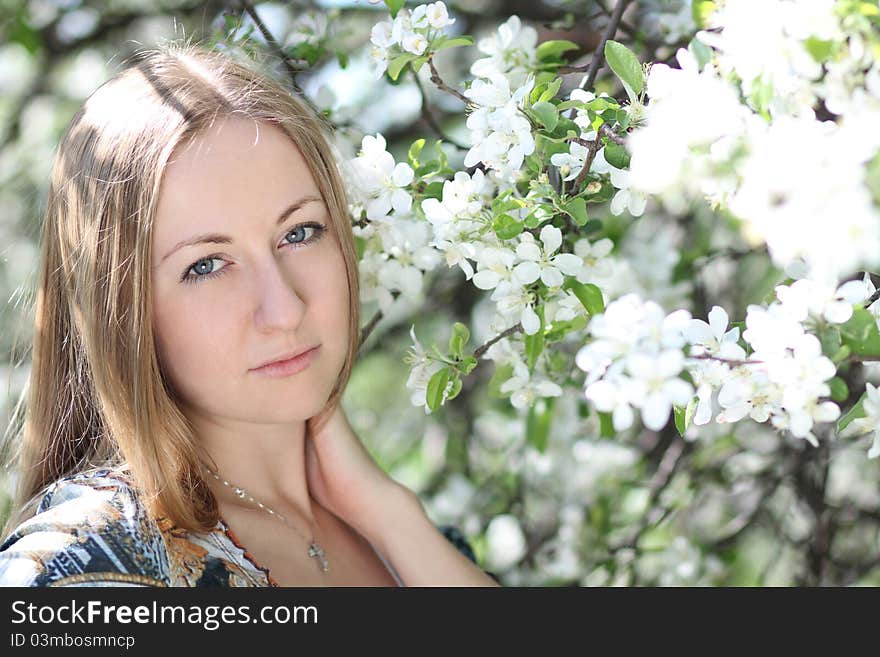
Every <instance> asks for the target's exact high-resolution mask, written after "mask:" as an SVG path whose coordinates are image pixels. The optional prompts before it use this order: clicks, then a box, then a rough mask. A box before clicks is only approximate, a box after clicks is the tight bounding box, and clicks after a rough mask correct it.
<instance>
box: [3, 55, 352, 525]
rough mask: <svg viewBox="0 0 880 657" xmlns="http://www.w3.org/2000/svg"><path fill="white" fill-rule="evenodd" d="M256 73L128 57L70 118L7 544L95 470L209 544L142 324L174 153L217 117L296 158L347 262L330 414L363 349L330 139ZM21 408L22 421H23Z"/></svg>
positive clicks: (203, 496)
mask: <svg viewBox="0 0 880 657" xmlns="http://www.w3.org/2000/svg"><path fill="white" fill-rule="evenodd" d="M262 69H263V66H262V65H260V64H258V63H257V62H256V61H254V60H251V59H248V58H246V56H244V55H242V54H236V51H231V52H220V51H217V50H214V49H212V48H210V47H208V46H205V45H199V44H193V43H190V42H185V43H184V42H174V41H171V42H167V43H165V44H163V45H160V46H158V47H156V48H154V49H150V50H143V51H141V52H139V53H136V54H135V55H133V56H132V58H131V62H130V65H129V66H127V67H126V68H124V69H123V70H122V71H121V72H119V73H118V74H117V75H115V76H114V77H113V78H111V79H110V80H108V81H107V82H105V83H104V84H103V85H101V86H100V87H99V88H98V89H97V90H96V91H95V92H94V93H93V94H92V95H91V96H90V97H89V98H88V99H86V101H85V102H84V104H83V106H82V107H81V108H80V109H79V111H77V113H76V114H75V115H74V117H73V119H72V120H71V122H70V125H69V126H68V128H67V130H66V132H65V134H64V136H63V138H62V140H61V142H60V143H59V146H58V151H57V154H56V157H55V161H54V165H53V169H52V176H51V181H50V187H49V193H48V200H47V205H46V213H45V218H44V222H43V224H42V227H41V232H40V243H41V246H40V265H39V279H38V284H37V288H36V295H35V299H36V300H35V303H34V315H35V321H34V335H33V340H32V359H31V371H30V376H29V379H28V382H27V385H26V386H25V389H24V391H23V393H22V399H25V398H26V402H25V403H24V408H25V411H24V421H23V422H22V423H20V424H21V427H20V429H19V430H17V431H15V432H12V433H11V434H9V435H12V436H13V437H12V442H14V444H13V445H12V449H10V450H9V453H10V454H11V458H10V459H9V461H8V463H7V467H11V468H14V469H15V471H16V472H17V475H18V476H17V481H16V489H15V491H14V494H13V502H12V512H11V515H10V517H9V518H8V519H7V522H6V525H5V527H4V529H3V536H4V537H5V536H7V535H8V534H9V533H10V532H11V531H12V530H13V529H14V528H15V527H16V526H17V525H18V524H19V523H20V522H22V521H24V520H26V519H27V518H29V517H31V516H33V514H34V513H35V511H36V507H37V504H38V502H39V500H40V498H41V496H42V493H43V492H44V491H45V490H46V488H47V487H48V486H49V485H50V484H51V483H52V482H54V481H55V480H56V479H58V478H61V477H63V476H67V475H69V474H73V473H75V472H79V471H81V470H83V469H87V468H91V467H109V468H111V469H114V470H117V471H119V472H120V473H121V474H126V475H127V476H130V479H131V480H132V481H133V482H134V483H135V484H136V486H137V489H138V491H139V493H140V495H141V497H142V499H143V502H144V503H145V504H146V505H147V508H148V510H149V511H150V513H151V514H153V515H154V517H159V516H165V517H167V518H168V519H169V520H170V521H171V522H173V523H174V524H175V525H177V526H179V527H181V528H184V529H188V530H191V531H195V532H203V531H210V530H211V529H212V528H213V527H214V526H216V523H217V521H218V518H219V511H218V507H217V502H216V500H215V499H214V496H213V495H212V493H211V491H210V489H209V488H208V486H207V485H206V483H205V481H204V479H203V477H202V474H201V473H202V472H203V471H202V468H201V467H200V460H206V461H207V460H208V457H207V455H206V454H205V452H204V450H203V448H202V447H201V445H200V444H199V441H198V440H197V438H196V436H195V435H194V430H193V427H192V425H191V423H190V422H189V421H188V420H187V418H186V416H185V415H184V413H183V412H182V410H181V407H180V406H179V404H178V403H177V401H176V399H175V395H174V391H173V390H172V388H171V386H170V385H169V384H168V381H167V380H166V379H165V377H164V376H163V373H162V370H161V364H160V362H159V359H158V355H157V350H156V348H155V341H154V335H153V322H152V313H151V304H150V298H151V268H150V262H151V235H152V228H153V222H154V218H155V210H156V206H157V200H158V195H159V187H160V182H161V180H162V175H163V172H164V170H165V166H166V164H167V162H168V159H169V157H170V155H171V153H172V152H173V151H174V150H175V148H176V147H177V146H178V145H179V144H182V143H184V142H185V141H186V140H190V139H193V138H194V137H196V136H198V135H199V134H200V133H202V132H203V131H204V130H205V129H207V128H208V127H210V126H211V125H212V124H213V122H214V121H215V120H217V119H218V118H219V117H225V116H235V117H238V118H246V119H251V120H255V121H263V122H267V123H269V124H272V125H275V126H277V127H279V128H281V129H282V130H284V131H285V132H286V134H287V135H288V136H289V137H290V139H291V140H292V141H293V143H294V144H296V146H297V147H298V148H299V151H300V152H301V153H302V155H303V157H304V158H305V160H306V162H307V163H308V166H309V168H310V170H311V173H312V175H313V176H314V179H315V182H316V183H317V185H318V188H319V189H320V192H321V195H322V196H323V198H324V201H325V203H326V204H327V208H328V211H329V215H330V220H331V221H332V223H333V225H334V227H335V229H336V231H335V232H336V235H338V236H339V243H340V247H341V250H342V254H343V257H344V260H345V266H346V269H347V277H348V285H349V306H350V325H349V335H350V345H349V350H348V354H347V357H346V361H345V364H344V366H343V368H342V370H341V372H340V375H339V379H338V381H337V383H336V386H335V387H334V389H333V391H332V392H331V395H330V397H329V398H328V400H327V403H326V404H325V406H324V408H323V409H322V411H321V413H319V416H318V417H317V418H316V421H317V422H318V423H319V424H320V422H321V421H322V420H323V419H324V418H326V414H327V413H328V412H329V411H330V410H331V409H332V408H333V406H335V405H336V404H337V403H338V402H340V400H341V397H342V394H343V392H344V390H345V387H346V385H347V384H348V380H349V377H350V375H351V370H352V367H353V365H354V362H355V358H356V355H357V350H358V346H359V345H358V341H359V323H360V322H359V296H360V295H359V288H358V266H357V251H356V248H355V243H354V237H353V234H352V227H351V221H350V218H349V214H348V203H347V200H346V196H345V189H344V185H343V182H342V178H341V175H340V171H339V168H338V162H337V157H335V155H334V150H333V147H332V141H331V140H330V139H329V134H328V133H329V126H328V125H327V124H326V122H325V121H323V120H322V118H323V117H321V116H320V115H318V114H317V113H316V112H314V111H313V110H312V109H311V107H310V106H309V105H308V104H307V103H306V102H305V101H304V100H302V99H300V98H297V97H296V95H294V94H292V93H291V92H290V91H288V90H287V89H286V88H285V87H284V86H283V85H282V84H281V83H280V82H278V81H276V80H275V79H273V76H272V75H271V74H269V73H267V72H265V71H264V70H262ZM21 406H22V404H21V400H19V404H18V407H21Z"/></svg>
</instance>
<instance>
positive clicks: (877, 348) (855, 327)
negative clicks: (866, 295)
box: [840, 306, 880, 356]
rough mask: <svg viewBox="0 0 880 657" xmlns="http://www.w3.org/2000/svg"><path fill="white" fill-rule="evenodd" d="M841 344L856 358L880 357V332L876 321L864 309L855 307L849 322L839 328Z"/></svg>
mask: <svg viewBox="0 0 880 657" xmlns="http://www.w3.org/2000/svg"><path fill="white" fill-rule="evenodd" d="M840 337H841V340H843V344H844V345H845V346H847V347H849V348H850V350H851V353H853V354H856V355H857V356H880V331H878V330H877V321H876V320H875V319H874V316H873V315H872V314H871V313H870V312H869V311H868V310H866V309H865V308H862V307H861V306H856V307H855V308H854V309H853V316H852V317H850V319H849V321H847V322H846V323H845V324H841V326H840Z"/></svg>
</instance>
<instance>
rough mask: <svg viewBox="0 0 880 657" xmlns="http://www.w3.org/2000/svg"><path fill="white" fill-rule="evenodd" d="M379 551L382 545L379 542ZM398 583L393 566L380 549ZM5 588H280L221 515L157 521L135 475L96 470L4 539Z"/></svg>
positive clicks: (56, 490)
mask: <svg viewBox="0 0 880 657" xmlns="http://www.w3.org/2000/svg"><path fill="white" fill-rule="evenodd" d="M438 529H439V530H440V531H441V532H442V533H443V535H444V536H446V538H447V539H448V540H449V541H450V542H452V544H453V545H455V547H456V548H458V550H459V551H460V552H461V553H462V554H464V555H465V556H466V557H467V558H468V559H470V560H471V561H473V562H474V563H475V564H476V563H477V560H476V557H475V556H474V552H473V550H472V548H471V546H470V544H469V543H468V542H467V540H466V539H465V538H464V536H463V535H462V533H461V532H460V531H459V530H458V529H457V528H456V527H454V526H451V525H443V526H438ZM374 550H375V548H374ZM376 554H377V555H378V556H379V558H380V559H381V560H382V562H383V563H384V564H385V566H386V567H387V568H388V570H389V572H390V573H391V574H392V576H393V577H394V579H395V581H396V582H397V584H398V586H403V583H402V582H401V580H400V577H399V576H398V574H397V573H396V572H395V571H394V568H393V567H392V566H391V565H390V564H389V563H388V562H387V561H386V560H385V559H384V557H383V556H382V555H381V554H380V553H379V552H378V551H377V552H376ZM0 585H3V586H156V587H194V586H218V587H268V586H278V583H277V582H276V581H275V580H274V579H273V578H272V576H271V575H270V573H269V570H268V569H266V568H263V567H262V566H260V565H259V564H258V563H257V562H256V561H255V560H254V558H253V557H252V556H251V555H250V554H249V553H248V551H247V549H246V548H245V547H244V546H243V545H242V544H241V542H240V541H239V540H238V539H237V538H236V536H235V534H234V533H233V532H232V530H231V529H230V528H229V526H228V525H227V524H226V523H225V521H224V520H223V519H222V518H220V520H218V522H217V525H216V527H214V529H213V530H212V531H211V532H209V533H193V532H189V531H187V530H184V529H181V528H179V527H176V526H174V525H173V524H172V523H171V522H170V521H169V520H168V519H167V518H158V519H156V520H153V519H152V518H151V517H150V516H149V515H148V513H147V511H146V507H145V506H144V505H143V504H142V503H141V502H140V500H139V498H138V495H137V494H136V492H135V489H134V488H133V487H132V486H131V482H130V480H128V479H127V478H126V477H125V475H123V474H121V473H120V472H118V471H115V470H111V469H107V468H103V469H92V470H86V471H84V472H80V473H77V474H73V475H69V476H67V477H62V478H61V479H59V480H58V481H56V482H54V483H53V484H52V485H50V486H49V488H48V489H47V492H46V494H45V495H44V496H43V498H42V499H41V501H40V504H39V506H38V507H37V511H36V513H35V514H34V516H33V517H31V518H29V519H27V520H25V521H24V522H22V523H21V524H20V525H18V527H16V528H15V530H14V531H13V532H12V533H11V534H10V535H9V536H8V537H7V538H6V540H4V541H3V543H2V544H0Z"/></svg>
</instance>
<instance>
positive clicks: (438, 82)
mask: <svg viewBox="0 0 880 657" xmlns="http://www.w3.org/2000/svg"><path fill="white" fill-rule="evenodd" d="M428 66H429V67H430V68H431V82H433V83H434V84H435V85H437V88H438V89H441V90H442V91H445V92H446V93H448V94H452V95H453V96H455V97H456V98H458V99H459V100H461V101H462V102H463V103H464V104H465V105H468V104H470V102H471V101H470V99H469V98H468V97H467V96H465V95H464V94H462V93H461V92H460V91H458V90H456V89H453V88H452V87H450V86H449V85H448V84H446V83H445V82H444V81H443V78H441V77H440V74H439V73H438V72H437V67H436V66H434V53H431V54H430V55H428Z"/></svg>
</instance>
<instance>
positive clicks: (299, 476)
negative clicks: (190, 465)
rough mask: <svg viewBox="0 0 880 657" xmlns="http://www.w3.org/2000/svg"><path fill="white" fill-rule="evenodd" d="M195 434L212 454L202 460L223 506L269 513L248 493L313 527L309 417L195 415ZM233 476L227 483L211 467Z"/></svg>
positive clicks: (224, 476)
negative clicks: (270, 420)
mask: <svg viewBox="0 0 880 657" xmlns="http://www.w3.org/2000/svg"><path fill="white" fill-rule="evenodd" d="M193 425H194V426H195V427H196V430H197V435H198V437H199V439H200V440H201V442H202V444H203V445H204V447H205V451H206V452H207V454H208V456H209V457H210V459H209V460H208V461H207V462H206V463H205V464H204V465H205V468H206V471H207V472H206V475H205V481H206V482H207V484H208V486H209V487H210V489H211V492H212V493H213V494H214V496H215V497H216V499H217V503H218V505H219V506H220V507H221V510H222V508H223V507H224V506H227V507H228V506H233V507H237V508H246V509H253V510H256V511H258V512H260V513H267V512H266V511H265V509H260V507H259V506H257V504H255V503H254V502H252V501H251V500H250V499H248V498H247V497H242V496H239V495H238V494H236V492H235V490H234V488H235V487H238V488H240V489H243V490H244V491H245V492H246V493H247V495H249V496H250V497H252V498H253V499H254V500H256V501H257V502H260V503H262V504H263V505H264V506H265V507H269V508H270V509H272V510H273V511H275V512H277V513H278V514H280V515H282V516H284V517H285V518H286V519H287V520H288V521H289V522H291V523H293V524H294V525H297V526H302V525H303V524H304V523H305V527H304V529H306V528H314V527H315V504H316V503H315V502H314V500H312V498H311V496H310V494H309V489H308V482H307V479H306V470H305V421H304V420H302V421H298V422H293V423H286V424H253V423H243V422H237V421H229V420H227V419H223V420H222V421H218V420H216V419H211V420H206V419H204V418H197V419H194V420H193ZM210 471H213V472H215V473H216V474H217V475H218V476H219V477H221V478H222V479H225V480H226V481H227V482H229V486H226V485H224V484H223V483H222V481H218V480H217V479H215V478H214V477H212V476H211V475H210V474H208V472H210Z"/></svg>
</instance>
